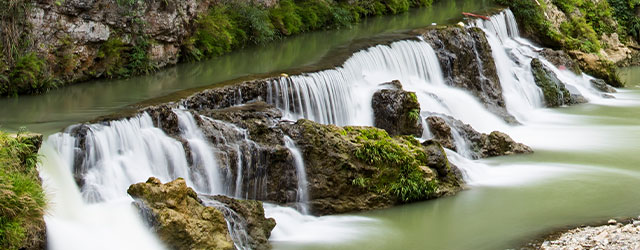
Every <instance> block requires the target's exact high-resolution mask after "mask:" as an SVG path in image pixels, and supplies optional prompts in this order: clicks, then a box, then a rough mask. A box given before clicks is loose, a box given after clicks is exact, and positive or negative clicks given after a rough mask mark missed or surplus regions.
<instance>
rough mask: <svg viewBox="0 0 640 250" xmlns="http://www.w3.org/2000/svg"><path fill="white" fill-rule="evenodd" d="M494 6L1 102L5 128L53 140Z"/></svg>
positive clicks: (303, 39) (486, 1)
mask: <svg viewBox="0 0 640 250" xmlns="http://www.w3.org/2000/svg"><path fill="white" fill-rule="evenodd" d="M491 2H492V1H490V0H483V1H477V0H456V1H439V2H438V3H436V4H434V6H432V7H428V8H421V9H415V10H412V11H410V12H409V13H405V14H401V15H395V16H388V17H377V18H370V19H367V20H364V21H363V22H361V23H360V24H357V25H355V26H354V27H352V28H350V29H340V30H332V31H320V32H312V33H308V34H302V35H298V36H294V37H290V38H286V39H283V40H281V41H277V42H274V43H270V44H267V45H264V46H254V47H250V48H246V49H243V50H241V51H237V52H233V53H230V54H228V55H225V56H221V57H218V58H214V59H211V60H208V61H204V62H199V63H186V64H180V65H178V66H175V67H171V68H168V69H163V70H161V71H159V72H158V73H156V74H153V75H149V76H141V77H135V78H131V79H126V80H98V81H92V82H89V83H81V84H77V85H73V86H68V87H64V88H61V89H57V90H53V91H51V92H49V93H47V94H45V95H41V96H23V97H20V98H12V99H5V98H3V99H0V128H2V129H5V130H17V129H18V128H19V127H20V126H26V127H27V128H28V129H29V130H31V131H34V132H40V133H45V134H49V133H52V132H57V131H59V130H60V129H62V128H63V127H65V126H68V125H71V124H73V123H77V122H83V121H86V120H90V119H92V118H95V117H98V116H101V115H106V114H109V113H112V112H116V111H117V110H118V109H121V108H123V107H125V106H127V105H130V104H133V103H137V102H140V101H143V100H147V99H150V98H154V97H159V96H164V95H167V94H169V93H173V92H175V91H178V90H183V89H189V88H194V87H199V86H206V85H211V84H215V83H219V82H222V81H225V80H230V79H235V78H238V77H242V76H246V75H250V74H260V73H269V72H276V71H280V70H285V69H290V68H297V67H300V66H304V65H309V64H313V63H316V62H318V61H319V60H320V59H322V58H323V57H324V56H325V55H326V54H327V53H328V52H329V51H331V50H332V49H335V48H337V47H340V46H341V45H346V44H348V43H349V42H351V41H353V40H355V39H362V38H367V37H371V36H374V35H378V34H384V33H390V32H396V31H401V30H407V29H413V28H419V27H424V26H428V25H431V23H444V22H451V21H452V20H451V19H452V18H453V19H456V18H460V12H462V11H468V12H482V11H481V10H482V9H485V8H489V7H491V6H492V4H491Z"/></svg>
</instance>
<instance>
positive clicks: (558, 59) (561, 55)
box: [540, 48, 582, 74]
mask: <svg viewBox="0 0 640 250" xmlns="http://www.w3.org/2000/svg"><path fill="white" fill-rule="evenodd" d="M540 55H542V56H543V57H544V58H545V59H547V61H549V62H551V63H553V65H555V66H556V67H558V68H561V67H565V68H566V69H568V70H571V71H572V72H573V73H576V74H581V73H582V71H581V70H580V66H578V63H576V62H575V61H574V60H573V59H572V58H571V57H569V55H567V53H565V52H564V51H562V50H552V49H547V48H545V49H543V50H542V51H541V52H540Z"/></svg>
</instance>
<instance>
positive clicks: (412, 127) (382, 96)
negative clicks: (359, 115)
mask: <svg viewBox="0 0 640 250" xmlns="http://www.w3.org/2000/svg"><path fill="white" fill-rule="evenodd" d="M371 106H372V107H373V116H374V118H375V121H374V124H375V126H376V127H378V128H381V129H384V130H386V131H387V132H388V133H389V134H390V135H415V136H418V137H420V136H422V123H421V122H420V103H418V99H417V97H416V94H415V93H413V92H408V91H404V90H390V89H383V90H379V91H377V92H376V93H375V94H373V101H372V105H371Z"/></svg>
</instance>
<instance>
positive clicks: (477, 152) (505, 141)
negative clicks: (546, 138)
mask: <svg viewBox="0 0 640 250" xmlns="http://www.w3.org/2000/svg"><path fill="white" fill-rule="evenodd" d="M427 124H428V125H429V130H430V131H431V133H432V134H433V138H434V140H435V141H438V142H440V143H441V144H442V145H443V146H444V147H446V148H448V149H451V150H453V151H456V152H458V153H463V154H464V153H465V151H468V153H469V154H470V155H468V156H471V157H472V158H487V157H494V156H503V155H513V154H526V153H533V150H532V149H531V148H530V147H528V146H526V145H524V144H522V143H517V142H515V141H514V140H513V139H511V137H509V135H507V134H505V133H502V132H499V131H493V132H491V133H490V134H485V133H480V132H478V131H476V130H475V129H473V127H471V126H470V125H468V124H465V123H463V122H461V121H459V120H456V119H454V118H453V117H450V116H445V115H438V116H429V117H427ZM453 133H457V134H458V135H459V138H460V139H462V140H464V143H463V145H465V146H466V148H458V147H457V146H456V143H455V140H454V138H455V137H454V134H453Z"/></svg>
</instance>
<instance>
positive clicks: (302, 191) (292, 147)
mask: <svg viewBox="0 0 640 250" xmlns="http://www.w3.org/2000/svg"><path fill="white" fill-rule="evenodd" d="M284 144H285V146H286V147H287V148H288V149H289V151H290V152H291V154H292V155H293V160H294V164H295V166H296V177H298V190H297V199H298V200H297V206H298V210H300V212H301V213H303V214H308V213H309V208H308V204H307V203H308V202H309V192H308V191H307V186H308V185H309V183H308V182H307V174H306V171H305V168H304V160H303V159H302V153H301V152H300V149H298V147H297V146H296V144H295V142H294V141H293V140H292V139H291V138H290V137H289V136H286V135H285V136H284Z"/></svg>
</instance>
